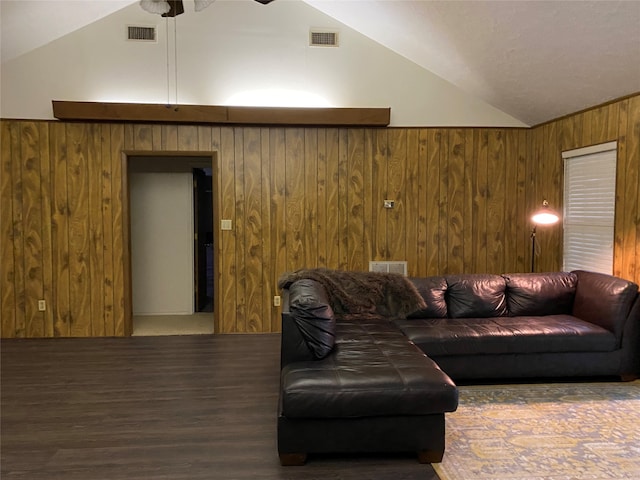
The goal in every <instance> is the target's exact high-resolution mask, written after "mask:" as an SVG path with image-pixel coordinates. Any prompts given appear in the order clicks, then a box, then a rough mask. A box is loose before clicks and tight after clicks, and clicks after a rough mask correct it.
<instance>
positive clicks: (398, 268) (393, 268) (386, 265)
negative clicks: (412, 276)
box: [369, 260, 407, 276]
mask: <svg viewBox="0 0 640 480" xmlns="http://www.w3.org/2000/svg"><path fill="white" fill-rule="evenodd" d="M369 271H370V272H382V273H399V274H401V275H405V276H406V275H407V262H406V261H404V260H403V261H390V262H386V261H385V262H382V261H371V262H369Z"/></svg>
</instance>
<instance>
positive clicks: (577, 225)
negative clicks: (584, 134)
mask: <svg viewBox="0 0 640 480" xmlns="http://www.w3.org/2000/svg"><path fill="white" fill-rule="evenodd" d="M562 156H563V158H564V159H565V160H564V221H563V224H564V248H563V250H564V253H563V263H564V265H563V269H564V270H565V271H571V270H578V269H581V270H589V271H592V272H601V273H609V274H611V273H613V228H614V216H615V205H616V160H617V145H616V142H609V143H606V144H602V145H595V146H593V147H587V148H584V149H578V150H572V151H569V152H563V154H562Z"/></svg>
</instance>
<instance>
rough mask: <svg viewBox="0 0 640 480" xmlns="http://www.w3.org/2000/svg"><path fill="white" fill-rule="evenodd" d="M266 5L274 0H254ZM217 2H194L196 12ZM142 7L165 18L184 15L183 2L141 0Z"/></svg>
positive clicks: (210, 0)
mask: <svg viewBox="0 0 640 480" xmlns="http://www.w3.org/2000/svg"><path fill="white" fill-rule="evenodd" d="M254 1H256V2H258V3H261V4H263V5H266V4H268V3H271V2H273V0H254ZM213 2H215V0H194V3H195V11H196V12H199V11H201V10H204V9H205V8H207V7H208V6H209V5H211V4H212V3H213ZM140 6H141V7H142V9H143V10H145V11H147V12H149V13H156V14H158V15H162V16H163V17H176V16H178V15H180V14H182V13H184V5H183V3H182V0H140Z"/></svg>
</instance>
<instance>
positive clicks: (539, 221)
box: [531, 199, 560, 273]
mask: <svg viewBox="0 0 640 480" xmlns="http://www.w3.org/2000/svg"><path fill="white" fill-rule="evenodd" d="M558 220H560V215H558V214H557V213H556V212H555V211H553V210H551V209H550V208H549V202H547V200H546V199H545V200H543V201H542V208H540V209H538V210H537V211H536V212H534V213H533V215H531V221H532V222H533V228H532V229H531V273H533V272H534V270H535V266H536V227H537V226H538V225H552V224H554V223H556V222H557V221H558Z"/></svg>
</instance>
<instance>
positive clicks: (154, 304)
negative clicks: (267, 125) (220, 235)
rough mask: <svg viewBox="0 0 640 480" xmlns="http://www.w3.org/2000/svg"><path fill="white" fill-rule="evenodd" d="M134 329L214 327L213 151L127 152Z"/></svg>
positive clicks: (161, 331) (178, 331)
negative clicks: (196, 152)
mask: <svg viewBox="0 0 640 480" xmlns="http://www.w3.org/2000/svg"><path fill="white" fill-rule="evenodd" d="M125 162H126V172H127V174H126V176H125V183H126V185H125V187H126V188H125V191H126V192H127V194H128V201H127V202H125V205H128V209H126V210H127V211H126V213H127V217H128V218H127V219H126V224H128V244H129V250H128V258H127V259H126V261H125V264H126V265H128V278H129V280H130V288H129V289H128V290H129V292H130V295H129V298H128V299H127V303H128V308H127V310H128V312H129V313H130V314H129V315H128V317H129V321H130V323H129V325H130V328H129V332H130V333H131V334H132V335H134V336H145V335H187V334H190V335H193V334H212V333H214V332H215V330H216V325H215V324H216V323H217V319H216V315H215V310H216V303H217V302H216V298H217V285H216V282H215V278H216V274H215V272H216V270H217V269H216V266H217V261H216V260H217V259H216V254H215V248H214V245H215V244H216V239H215V233H214V228H213V226H214V225H215V218H216V201H215V194H216V192H215V190H214V185H216V182H215V180H214V177H215V153H212V152H207V154H203V153H198V154H193V153H190V154H182V153H181V154H176V153H173V154H169V153H158V154H156V153H147V152H144V153H143V152H128V153H127V154H126V159H125Z"/></svg>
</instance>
